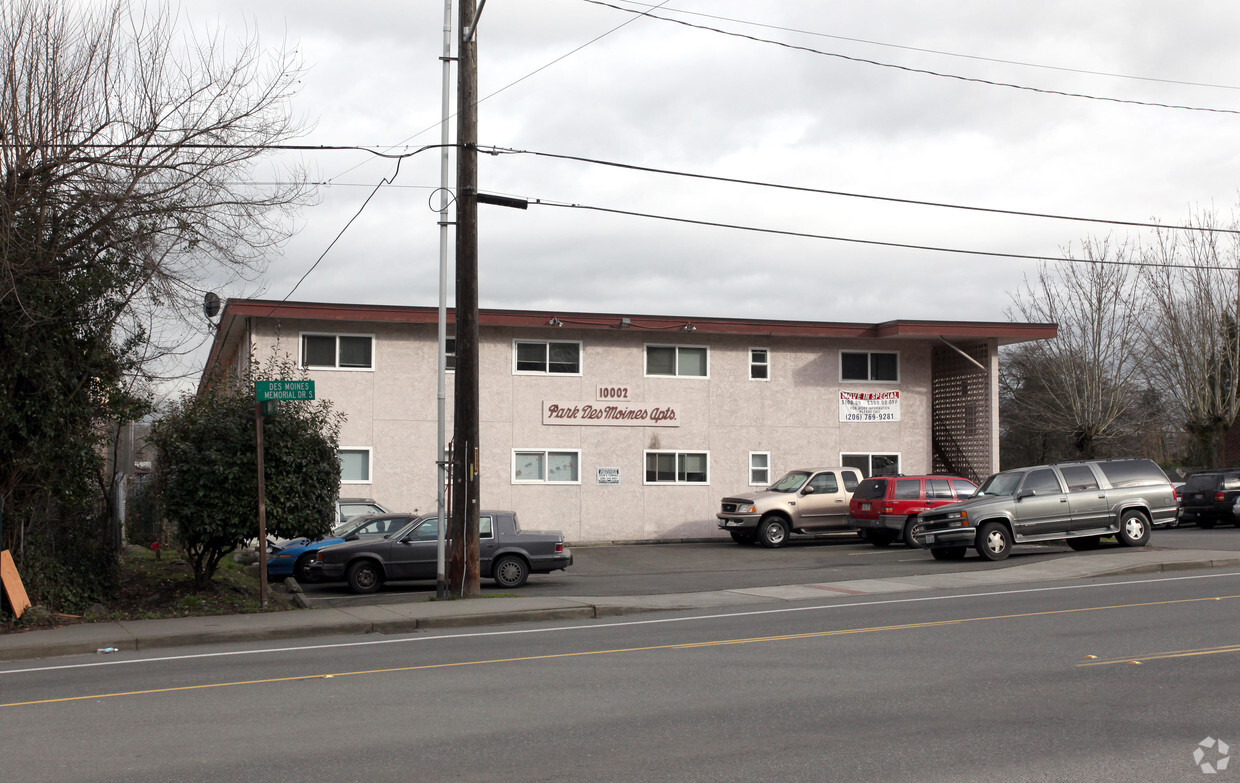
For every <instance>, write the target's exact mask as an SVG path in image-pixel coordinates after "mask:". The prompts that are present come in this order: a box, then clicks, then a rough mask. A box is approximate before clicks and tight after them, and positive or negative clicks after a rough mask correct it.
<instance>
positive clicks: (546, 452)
mask: <svg viewBox="0 0 1240 783" xmlns="http://www.w3.org/2000/svg"><path fill="white" fill-rule="evenodd" d="M518 454H541V455H542V458H543V477H542V478H538V479H527V478H517V455H518ZM552 454H572V455H573V458H574V459H575V460H576V461H577V480H576V481H553V480H551V479H549V478H547V476H546V470H547V463H548V462H549V460H550V456H551V455H552ZM511 478H512V483H513V484H550V485H551V486H556V487H561V486H572V485H574V484H581V449H513V450H512V472H511Z"/></svg>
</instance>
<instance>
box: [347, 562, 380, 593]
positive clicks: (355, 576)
mask: <svg viewBox="0 0 1240 783" xmlns="http://www.w3.org/2000/svg"><path fill="white" fill-rule="evenodd" d="M348 579H349V589H350V590H352V591H353V592H355V593H358V594H360V595H365V594H368V593H377V592H379V588H380V587H383V569H381V568H380V567H379V564H378V563H376V562H375V561H373V560H359V561H357V562H356V563H354V564H352V565H350V566H349V573H348Z"/></svg>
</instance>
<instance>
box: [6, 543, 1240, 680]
mask: <svg viewBox="0 0 1240 783" xmlns="http://www.w3.org/2000/svg"><path fill="white" fill-rule="evenodd" d="M969 565H970V563H969V561H965V562H962V563H961V564H960V569H959V570H957V571H954V572H953V573H950V574H935V575H932V576H909V577H903V578H899V579H854V580H849V581H845V582H829V583H822V584H807V585H784V586H780V587H755V588H747V589H740V590H719V591H713V592H701V593H676V594H667V595H635V596H605V597H604V596H595V597H589V596H583V597H573V598H520V597H517V598H488V599H482V600H474V601H419V602H416V603H404V604H384V605H380V606H358V607H350V608H329V609H314V610H306V611H281V612H269V613H265V614H239V615H218V616H207V617H179V618H174V619H169V620H135V621H133V622H109V623H81V624H77V625H69V626H64V627H61V628H52V629H44V630H33V631H26V632H22V633H12V634H4V635H0V661H15V660H28V659H39V658H51V657H55V656H60V655H80V654H84V653H93V652H95V651H97V650H99V649H101V648H108V647H113V648H116V649H117V650H118V651H133V650H154V649H159V648H168V647H177V646H183V645H194V644H210V643H218V642H249V641H265V640H274V639H297V638H310V637H318V636H331V635H346V634H354V635H356V634H367V633H388V634H390V633H408V632H410V631H416V630H419V629H427V628H453V627H464V626H479V625H498V624H503V623H520V622H532V621H546V620H566V619H578V618H580V619H587V618H594V617H611V616H617V615H625V614H635V613H638V612H659V611H671V610H684V609H713V608H719V607H728V606H745V605H755V604H763V603H772V602H779V601H803V600H808V599H816V598H823V597H824V596H856V595H873V594H882V593H900V592H909V591H915V590H931V589H952V588H976V587H989V586H994V585H1010V584H1019V583H1037V582H1051V581H1059V580H1072V579H1089V578H1094V577H1102V576H1115V575H1121V574H1144V573H1160V572H1166V571H1179V570H1186V569H1193V568H1198V569H1200V568H1238V567H1240V553H1238V552H1215V551H1207V550H1193V549H1153V548H1141V549H1128V550H1123V551H1119V552H1114V553H1109V552H1108V553H1094V554H1090V555H1089V556H1082V555H1081V554H1079V553H1077V554H1073V555H1065V556H1064V557H1062V558H1059V559H1057V560H1049V561H1044V562H1041V563H1034V564H1030V565H1018V566H1012V567H1010V568H1000V569H995V570H987V571H970V569H969V568H968V566H969Z"/></svg>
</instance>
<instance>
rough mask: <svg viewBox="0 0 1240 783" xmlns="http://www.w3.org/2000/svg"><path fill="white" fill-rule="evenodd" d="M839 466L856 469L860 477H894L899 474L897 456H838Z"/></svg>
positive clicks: (898, 458) (855, 454) (898, 457)
mask: <svg viewBox="0 0 1240 783" xmlns="http://www.w3.org/2000/svg"><path fill="white" fill-rule="evenodd" d="M840 464H841V465H843V466H844V467H846V468H856V469H857V470H859V471H861V475H863V476H865V477H867V478H869V477H870V476H894V475H895V474H897V473H899V472H900V455H899V454H858V453H853V454H840Z"/></svg>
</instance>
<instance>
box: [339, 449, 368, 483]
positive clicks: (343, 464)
mask: <svg viewBox="0 0 1240 783" xmlns="http://www.w3.org/2000/svg"><path fill="white" fill-rule="evenodd" d="M336 456H337V457H338V458H339V459H340V483H341V484H369V483H370V448H369V447H355V446H350V447H347V448H343V447H342V448H341V449H340V450H339V451H337V452H336Z"/></svg>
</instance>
